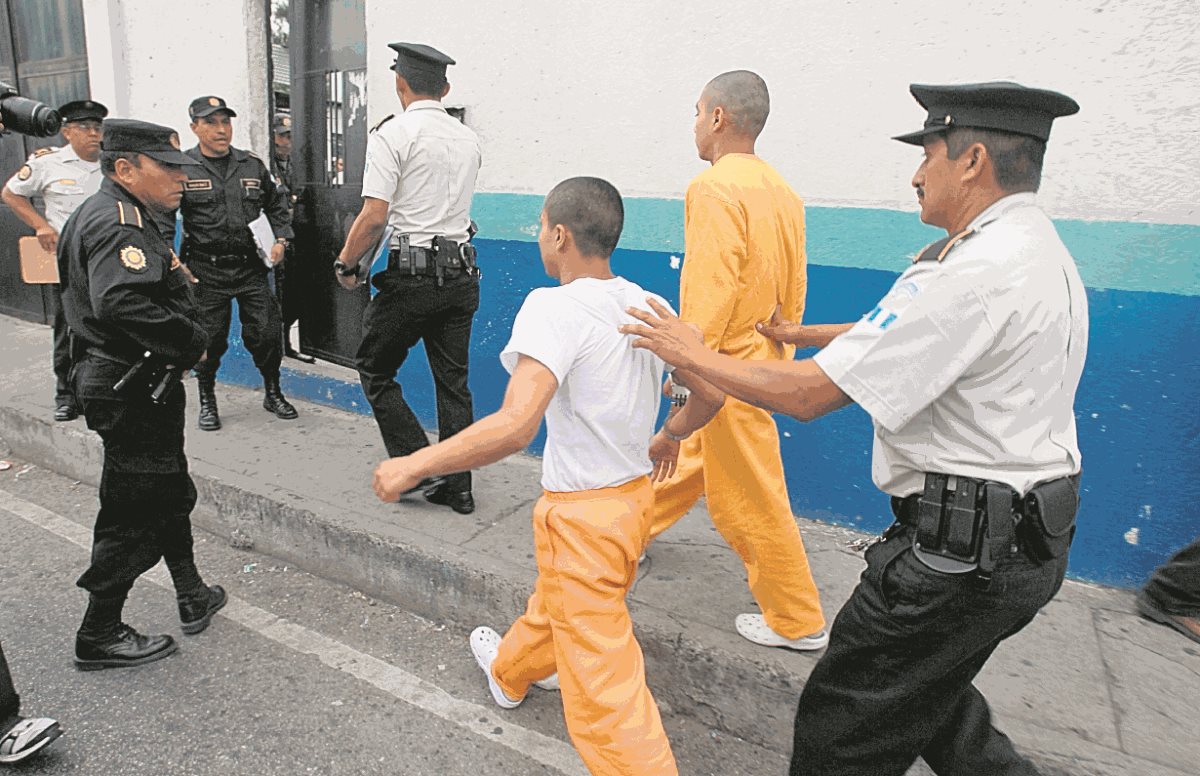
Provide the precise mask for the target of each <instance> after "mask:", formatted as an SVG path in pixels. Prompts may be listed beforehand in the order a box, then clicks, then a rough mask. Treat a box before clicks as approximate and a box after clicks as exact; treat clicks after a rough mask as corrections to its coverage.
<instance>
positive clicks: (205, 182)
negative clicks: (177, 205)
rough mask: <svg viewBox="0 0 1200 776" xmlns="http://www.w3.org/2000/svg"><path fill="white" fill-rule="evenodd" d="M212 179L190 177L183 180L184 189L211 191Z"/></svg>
mask: <svg viewBox="0 0 1200 776" xmlns="http://www.w3.org/2000/svg"><path fill="white" fill-rule="evenodd" d="M212 187H213V185H212V181H211V180H210V179H208V178H192V179H190V180H186V181H184V182H183V188H184V191H212Z"/></svg>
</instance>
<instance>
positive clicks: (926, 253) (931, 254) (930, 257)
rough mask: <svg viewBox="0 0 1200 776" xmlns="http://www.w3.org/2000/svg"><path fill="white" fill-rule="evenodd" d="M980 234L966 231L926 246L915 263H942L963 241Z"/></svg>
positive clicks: (971, 230) (972, 230)
mask: <svg viewBox="0 0 1200 776" xmlns="http://www.w3.org/2000/svg"><path fill="white" fill-rule="evenodd" d="M974 234H978V232H976V231H975V230H974V229H964V230H963V231H961V232H959V233H958V234H954V235H950V236H949V237H943V238H942V239H940V240H938V241H937V242H934V243H930V244H929V245H926V246H925V247H924V248H923V249H922V250H921V252H920V253H918V254H917V255H916V257H915V258H914V259H913V263H914V264H916V263H917V262H918V261H936V262H939V263H941V261H942V260H943V259H945V258H946V256H948V255H949V254H950V251H952V250H954V248H955V247H957V246H958V244H959V243H961V242H962V241H963V240H966V239H967V238H969V237H970V236H971V235H974Z"/></svg>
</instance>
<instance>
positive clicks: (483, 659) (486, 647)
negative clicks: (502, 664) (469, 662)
mask: <svg viewBox="0 0 1200 776" xmlns="http://www.w3.org/2000/svg"><path fill="white" fill-rule="evenodd" d="M499 651H500V634H499V633H497V632H496V631H494V630H492V629H491V628H489V627H487V626H486V625H480V626H479V627H478V628H476V629H475V630H473V631H471V654H472V655H474V656H475V662H476V663H478V664H479V667H480V668H482V669H483V673H484V674H485V675H486V676H487V680H488V689H490V690H491V691H492V700H494V701H496V705H497V706H499V707H500V708H502V709H515V708H516V707H518V706H520V705H521V701H523V700H525V699H524V698H518V699H517V700H515V701H514V700H513V699H512V698H510V697H508V696H507V695H505V694H504V690H503V689H501V687H500V685H499V684H498V683H497V682H496V677H494V676H492V663H494V662H495V661H496V653H497V652H499Z"/></svg>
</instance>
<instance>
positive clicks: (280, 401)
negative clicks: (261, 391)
mask: <svg viewBox="0 0 1200 776" xmlns="http://www.w3.org/2000/svg"><path fill="white" fill-rule="evenodd" d="M265 387H266V393H265V395H264V396H263V409H264V410H266V411H267V412H272V413H274V414H275V417H277V418H279V419H281V420H295V419H296V418H298V417H300V413H299V412H296V408H295V407H293V406H292V405H291V402H289V401H288V400H287V399H286V398H285V397H284V395H283V391H281V390H280V389H279V380H278V379H275V380H267V381H266V383H265Z"/></svg>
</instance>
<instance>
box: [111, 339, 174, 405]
mask: <svg viewBox="0 0 1200 776" xmlns="http://www.w3.org/2000/svg"><path fill="white" fill-rule="evenodd" d="M182 374H183V370H182V369H180V368H179V367H176V366H175V365H174V364H167V363H164V362H163V361H162V360H161V359H158V358H156V357H155V356H154V355H153V354H152V353H151V352H150V351H148V350H147V351H146V352H145V353H143V354H142V357H141V358H139V359H138V360H137V361H136V362H134V364H133V365H132V366H130V367H129V369H128V371H126V372H125V374H123V375H121V377H120V379H118V380H117V382H116V383H114V384H113V393H119V394H126V395H129V396H147V397H149V398H150V401H152V402H154V403H155V404H163V403H165V402H166V400H167V398H168V397H169V396H170V394H171V389H172V388H174V387H175V386H176V385H177V384H178V383H179V381H180V378H181V376H182Z"/></svg>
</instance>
